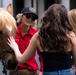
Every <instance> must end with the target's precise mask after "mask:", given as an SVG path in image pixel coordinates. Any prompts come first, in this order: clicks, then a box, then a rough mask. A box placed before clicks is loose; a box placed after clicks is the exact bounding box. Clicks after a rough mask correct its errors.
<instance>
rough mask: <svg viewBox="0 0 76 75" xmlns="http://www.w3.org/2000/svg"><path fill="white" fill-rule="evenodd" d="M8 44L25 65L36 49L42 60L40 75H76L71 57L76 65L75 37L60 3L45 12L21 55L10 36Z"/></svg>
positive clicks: (65, 10)
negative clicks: (36, 30)
mask: <svg viewBox="0 0 76 75" xmlns="http://www.w3.org/2000/svg"><path fill="white" fill-rule="evenodd" d="M8 45H9V46H10V47H11V48H12V49H13V50H14V52H15V55H16V58H17V60H18V62H19V63H24V62H27V60H28V59H30V57H31V55H32V54H33V53H34V52H35V51H36V50H37V49H39V50H40V52H41V55H42V58H43V65H44V68H43V75H75V74H74V71H73V69H72V59H71V56H73V58H74V64H75V65H76V35H75V33H74V32H73V28H72V26H71V25H70V23H69V20H68V12H67V9H66V8H65V6H64V5H62V4H53V5H51V6H50V7H49V8H48V9H47V10H46V11H45V12H44V14H43V16H42V18H41V28H40V30H39V31H38V32H37V33H35V35H34V36H33V37H32V39H31V41H30V44H29V46H28V48H27V49H26V51H25V52H24V53H23V54H21V53H20V51H19V47H18V45H17V44H16V42H15V40H14V38H13V37H12V35H11V36H9V38H8Z"/></svg>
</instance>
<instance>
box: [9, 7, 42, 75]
mask: <svg viewBox="0 0 76 75" xmlns="http://www.w3.org/2000/svg"><path fill="white" fill-rule="evenodd" d="M21 14H22V15H21V19H20V22H19V23H20V25H18V32H17V34H16V38H15V40H16V42H17V44H18V46H19V50H20V52H21V53H23V52H24V50H25V49H26V48H27V47H28V45H29V42H30V39H31V38H32V36H33V35H34V34H35V33H36V32H37V30H36V29H34V28H32V27H34V25H35V20H36V19H38V16H37V14H36V11H35V9H34V8H32V7H25V8H24V9H23V10H22V11H21ZM37 52H38V55H39V61H40V69H39V67H38V64H37V61H36V59H35V55H36V52H35V53H34V54H33V55H32V56H31V58H30V59H29V60H27V62H25V63H24V64H18V66H17V70H18V75H36V71H37V70H39V71H38V75H39V74H41V73H42V70H43V63H42V57H41V54H40V52H39V50H37ZM10 75H17V74H14V73H11V74H10Z"/></svg>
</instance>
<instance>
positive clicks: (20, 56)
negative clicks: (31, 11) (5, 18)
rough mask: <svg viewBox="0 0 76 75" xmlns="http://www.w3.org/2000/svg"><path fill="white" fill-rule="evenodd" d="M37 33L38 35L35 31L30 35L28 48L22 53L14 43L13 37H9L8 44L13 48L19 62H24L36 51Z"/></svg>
mask: <svg viewBox="0 0 76 75" xmlns="http://www.w3.org/2000/svg"><path fill="white" fill-rule="evenodd" d="M37 35H38V33H36V34H35V35H34V36H33V37H32V39H31V41H30V43H29V46H28V48H27V49H26V50H25V52H24V53H23V54H21V53H20V50H19V48H18V45H17V44H16V42H15V40H14V38H13V37H11V36H10V37H9V39H8V45H9V46H10V47H11V48H12V49H13V50H14V52H15V55H16V58H17V60H18V62H19V63H25V62H26V61H27V60H28V59H29V58H30V57H31V55H32V54H33V53H34V52H35V51H36V49H37Z"/></svg>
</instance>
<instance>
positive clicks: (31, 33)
mask: <svg viewBox="0 0 76 75" xmlns="http://www.w3.org/2000/svg"><path fill="white" fill-rule="evenodd" d="M35 32H37V30H35V29H33V28H32V27H30V29H29V32H28V34H30V35H34V34H35ZM17 33H18V34H19V33H21V27H20V25H19V26H18V32H17Z"/></svg>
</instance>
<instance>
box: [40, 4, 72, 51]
mask: <svg viewBox="0 0 76 75" xmlns="http://www.w3.org/2000/svg"><path fill="white" fill-rule="evenodd" d="M68 31H72V27H71V25H70V23H69V21H68V13H67V9H66V8H65V6H63V5H61V4H53V5H51V6H50V7H49V8H48V9H47V10H46V11H45V13H44V15H43V17H42V19H41V28H40V31H39V41H40V44H41V46H42V48H43V49H45V48H47V49H48V51H49V52H51V51H55V52H60V51H64V50H66V49H67V48H68V46H69V43H68V41H69V39H68V37H67V36H66V33H67V32H68Z"/></svg>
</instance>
